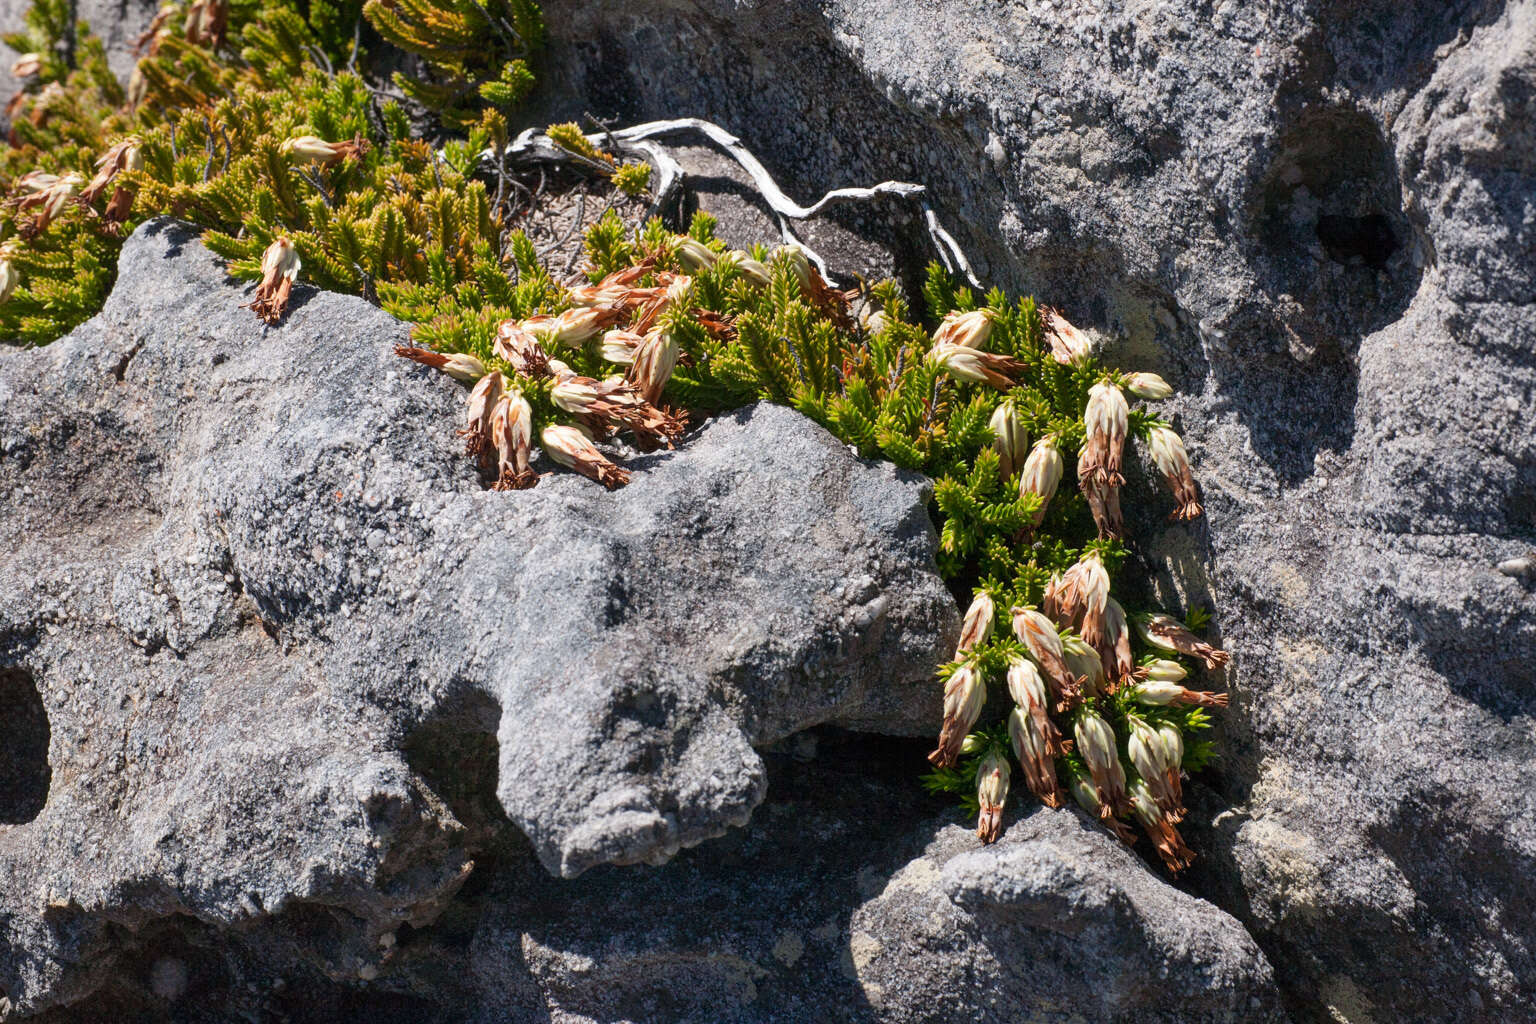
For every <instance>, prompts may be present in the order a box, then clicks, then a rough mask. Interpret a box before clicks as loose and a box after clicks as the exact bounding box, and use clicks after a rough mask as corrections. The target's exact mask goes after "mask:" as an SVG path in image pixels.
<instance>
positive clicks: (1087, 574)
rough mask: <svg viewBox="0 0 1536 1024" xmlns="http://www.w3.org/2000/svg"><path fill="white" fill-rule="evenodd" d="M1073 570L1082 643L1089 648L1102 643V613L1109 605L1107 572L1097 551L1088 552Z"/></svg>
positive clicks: (1103, 637) (1103, 635)
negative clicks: (1081, 615) (1080, 616)
mask: <svg viewBox="0 0 1536 1024" xmlns="http://www.w3.org/2000/svg"><path fill="white" fill-rule="evenodd" d="M1073 569H1074V570H1076V571H1077V572H1078V578H1079V583H1078V586H1077V591H1078V594H1079V595H1080V598H1081V601H1082V609H1083V617H1082V624H1083V630H1082V632H1083V641H1084V642H1085V643H1087V644H1088V645H1089V646H1091V647H1099V646H1101V645H1102V644H1103V643H1104V640H1105V634H1104V612H1105V609H1106V608H1107V607H1108V605H1109V572H1108V571H1107V570H1105V568H1104V560H1103V559H1102V558H1101V557H1100V556H1099V553H1098V552H1097V551H1090V552H1088V553H1087V554H1086V555H1084V556H1083V557H1082V558H1080V559H1078V562H1077V564H1076V565H1075V566H1073Z"/></svg>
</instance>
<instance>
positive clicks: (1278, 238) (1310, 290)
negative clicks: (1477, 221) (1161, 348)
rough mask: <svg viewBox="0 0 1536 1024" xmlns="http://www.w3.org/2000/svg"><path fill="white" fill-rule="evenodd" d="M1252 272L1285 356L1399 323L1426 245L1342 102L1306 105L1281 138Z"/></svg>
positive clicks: (1383, 164) (1358, 118) (1368, 133)
mask: <svg viewBox="0 0 1536 1024" xmlns="http://www.w3.org/2000/svg"><path fill="white" fill-rule="evenodd" d="M1259 231H1260V233H1261V240H1262V241H1263V243H1264V252H1265V254H1266V256H1267V260H1266V265H1265V266H1263V267H1261V268H1260V272H1261V277H1263V278H1265V281H1264V283H1265V285H1266V287H1267V288H1268V290H1269V291H1270V292H1271V294H1272V295H1273V296H1274V298H1275V299H1276V303H1275V305H1276V308H1277V310H1278V311H1279V313H1278V315H1279V317H1280V318H1281V320H1282V321H1283V322H1284V323H1283V327H1284V332H1285V333H1286V334H1287V335H1288V336H1290V337H1291V339H1292V340H1291V347H1292V353H1291V354H1292V355H1293V356H1295V357H1297V358H1300V359H1303V360H1306V359H1309V358H1310V357H1311V356H1312V355H1313V354H1315V353H1316V352H1317V351H1319V350H1323V351H1325V352H1326V353H1327V354H1330V355H1331V354H1344V355H1351V354H1353V349H1354V347H1355V345H1356V343H1357V342H1358V339H1359V338H1360V336H1361V335H1364V334H1367V333H1369V332H1370V331H1373V330H1376V329H1378V328H1380V327H1382V326H1385V325H1386V324H1388V323H1390V322H1391V321H1393V320H1395V319H1397V317H1398V316H1400V315H1401V313H1402V311H1403V310H1404V309H1406V308H1407V305H1408V302H1409V300H1411V299H1412V297H1413V293H1414V291H1415V290H1416V289H1417V288H1418V281H1419V277H1420V275H1421V269H1422V268H1421V266H1420V265H1419V264H1421V263H1422V260H1421V259H1418V258H1417V257H1416V255H1415V254H1416V253H1418V252H1421V251H1423V250H1424V249H1425V248H1427V246H1426V244H1425V243H1424V242H1423V241H1422V240H1421V239H1420V238H1419V237H1418V235H1417V234H1416V229H1415V227H1414V225H1413V224H1412V223H1411V222H1410V221H1409V219H1408V216H1407V214H1406V213H1405V212H1404V208H1403V194H1402V184H1401V182H1400V181H1399V179H1398V174H1397V163H1396V160H1395V159H1394V158H1393V155H1392V150H1391V147H1390V146H1389V145H1388V144H1387V140H1386V137H1385V136H1384V135H1383V134H1382V131H1381V129H1380V128H1379V127H1378V126H1377V124H1376V122H1375V120H1373V119H1372V118H1371V117H1370V116H1368V115H1367V114H1365V113H1364V112H1362V111H1359V110H1354V109H1352V108H1349V107H1343V106H1318V105H1313V106H1310V107H1307V108H1305V109H1304V110H1302V111H1301V113H1300V114H1299V115H1298V116H1297V117H1296V118H1295V119H1294V122H1293V123H1292V124H1291V126H1290V127H1289V128H1288V129H1287V130H1286V131H1284V132H1283V133H1282V134H1281V136H1280V139H1279V142H1278V145H1277V148H1276V153H1275V156H1274V158H1273V160H1272V162H1271V164H1270V166H1269V168H1268V170H1267V171H1266V173H1265V174H1264V176H1263V178H1262V184H1261V186H1260V211H1259Z"/></svg>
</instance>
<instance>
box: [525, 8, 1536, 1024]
mask: <svg viewBox="0 0 1536 1024" xmlns="http://www.w3.org/2000/svg"><path fill="white" fill-rule="evenodd" d="M548 10H549V14H550V24H551V25H552V26H554V28H555V32H556V33H557V34H558V35H559V37H560V39H559V41H558V43H557V46H556V53H557V57H556V59H554V60H553V61H552V62H551V63H552V64H553V65H554V66H555V67H556V68H558V69H560V70H559V71H558V72H556V73H557V74H558V75H560V76H562V81H561V87H560V88H559V89H556V90H554V92H553V96H552V103H553V104H555V105H558V103H559V102H560V101H561V99H562V98H566V99H568V100H569V101H570V102H573V103H578V104H580V109H583V110H592V111H593V112H594V113H596V114H598V115H600V116H616V117H618V118H619V119H620V120H629V119H646V118H651V117H656V116H663V115H675V114H676V113H679V112H687V113H690V114H695V115H698V116H705V117H710V118H712V119H714V120H717V121H719V122H721V123H722V124H726V125H730V126H731V127H732V128H733V130H735V131H737V132H739V133H740V134H742V135H743V137H744V139H745V141H746V142H747V143H748V144H749V145H751V146H752V147H754V149H755V150H756V151H757V152H758V153H759V154H761V155H763V156H764V158H765V160H766V161H767V162H768V164H769V166H770V167H771V168H772V169H773V170H774V171H775V172H777V173H780V174H782V175H783V176H784V179H785V181H786V184H787V185H789V186H791V187H792V188H798V190H799V191H800V192H801V193H802V194H812V193H819V192H820V191H821V190H822V189H824V188H827V187H830V186H835V185H844V184H863V183H867V182H870V181H874V180H879V179H882V178H890V177H897V178H908V179H913V180H918V181H922V182H925V183H927V184H928V185H929V186H931V188H932V189H933V197H934V199H935V202H936V204H937V206H938V208H939V210H940V212H941V214H943V215H944V216H945V218H946V221H947V222H948V224H949V226H950V227H951V228H952V229H953V230H954V232H955V233H956V234H957V235H958V236H959V237H960V238H961V239H962V241H963V242H964V244H965V246H966V247H967V249H968V250H969V251H970V252H971V254H972V256H973V259H974V262H976V263H977V265H978V267H979V268H980V269H981V271H982V273H983V274H984V275H985V276H986V277H987V279H988V283H989V284H999V285H1004V286H1012V287H1015V288H1018V289H1021V290H1026V291H1033V292H1036V293H1038V294H1040V295H1042V296H1044V297H1047V298H1049V300H1050V301H1052V302H1055V303H1059V304H1061V305H1063V306H1064V307H1065V308H1066V310H1067V312H1068V314H1069V315H1070V316H1071V317H1072V318H1073V319H1074V320H1078V321H1081V322H1086V323H1089V324H1092V325H1093V326H1095V327H1097V328H1099V329H1100V330H1101V332H1102V336H1103V338H1104V341H1105V344H1106V345H1108V346H1109V347H1110V350H1111V355H1112V358H1114V359H1115V360H1116V361H1118V362H1120V363H1122V364H1124V365H1135V366H1144V367H1145V368H1148V369H1153V370H1157V371H1160V372H1162V373H1163V374H1164V375H1165V376H1167V377H1168V378H1169V379H1170V380H1171V381H1173V382H1174V383H1175V385H1176V386H1177V387H1178V388H1179V390H1180V391H1181V392H1182V393H1184V394H1185V395H1186V396H1187V397H1186V398H1184V399H1183V400H1182V401H1181V402H1180V404H1178V405H1176V406H1174V407H1173V409H1174V412H1175V418H1176V420H1177V423H1178V426H1179V427H1180V429H1181V430H1182V431H1184V433H1185V435H1186V437H1187V438H1188V440H1189V446H1190V449H1191V453H1192V456H1193V459H1194V462H1195V465H1196V470H1197V475H1198V476H1199V477H1200V479H1201V481H1202V483H1203V485H1204V490H1205V497H1206V502H1207V508H1208V510H1209V517H1208V520H1207V523H1208V528H1207V530H1206V532H1204V533H1203V534H1197V535H1196V536H1195V539H1194V540H1193V541H1191V539H1190V538H1189V536H1188V535H1187V534H1186V533H1185V532H1184V531H1182V530H1180V531H1169V532H1165V531H1163V530H1162V528H1161V524H1158V523H1155V522H1149V521H1145V520H1144V521H1142V522H1140V523H1138V524H1136V529H1137V534H1138V539H1137V545H1136V547H1137V552H1136V553H1137V557H1138V558H1140V559H1141V562H1142V565H1143V566H1144V567H1145V568H1146V569H1147V572H1148V575H1149V576H1151V577H1152V578H1153V579H1154V580H1155V584H1154V589H1155V590H1156V591H1157V592H1158V593H1157V594H1156V596H1157V597H1158V598H1160V599H1161V600H1163V601H1165V602H1168V603H1169V604H1171V605H1172V606H1174V607H1180V606H1183V605H1186V604H1205V605H1208V606H1210V607H1213V608H1214V610H1215V612H1216V620H1215V622H1216V627H1217V628H1218V629H1219V630H1220V631H1221V633H1222V634H1223V641H1224V644H1225V645H1226V646H1228V647H1229V648H1230V649H1231V650H1232V651H1233V652H1234V654H1235V660H1234V665H1233V669H1232V671H1231V673H1230V676H1229V681H1230V683H1231V686H1232V691H1233V695H1234V697H1233V708H1232V710H1231V711H1230V712H1229V713H1228V714H1226V715H1224V716H1223V736H1222V742H1221V752H1220V758H1219V760H1218V764H1217V767H1216V768H1215V769H1214V771H1213V772H1212V773H1210V774H1209V776H1208V778H1207V782H1208V784H1209V787H1210V789H1209V792H1208V794H1207V797H1206V804H1205V806H1204V807H1203V808H1202V809H1201V811H1200V812H1199V813H1197V814H1195V815H1192V818H1191V820H1192V821H1194V820H1196V819H1200V820H1206V821H1212V822H1214V825H1213V827H1212V828H1211V829H1210V830H1209V831H1208V832H1207V833H1206V834H1204V835H1202V836H1199V837H1197V838H1196V839H1195V841H1194V845H1195V847H1196V849H1197V850H1198V852H1199V853H1200V855H1201V857H1202V860H1201V862H1200V863H1201V866H1200V867H1197V869H1196V872H1195V874H1194V875H1192V876H1191V883H1190V884H1191V886H1192V888H1193V889H1194V890H1195V891H1198V892H1201V893H1203V894H1206V895H1209V896H1211V897H1212V898H1213V899H1215V900H1217V902H1219V903H1220V904H1221V905H1222V906H1224V907H1225V908H1227V909H1228V910H1229V911H1231V912H1232V913H1233V914H1235V915H1236V916H1238V917H1239V918H1240V919H1241V920H1243V921H1244V922H1245V923H1246V924H1247V925H1248V926H1249V928H1250V929H1251V930H1252V932H1253V934H1254V936H1255V938H1257V940H1258V941H1259V943H1260V944H1261V945H1262V946H1263V947H1264V948H1265V950H1266V951H1267V952H1268V953H1269V955H1270V958H1271V960H1272V961H1273V963H1274V965H1275V968H1276V972H1277V976H1278V977H1279V978H1280V980H1281V983H1282V985H1283V986H1284V987H1285V989H1286V991H1287V993H1288V996H1289V999H1290V1002H1291V1006H1292V1008H1293V1010H1294V1011H1295V1012H1296V1013H1297V1015H1298V1016H1300V1017H1302V1018H1305V1019H1315V1020H1348V1021H1351V1022H1355V1024H1359V1022H1361V1021H1368V1020H1382V1019H1396V1018H1402V1019H1435V1020H1444V1021H1469V1022H1472V1021H1484V1020H1494V1019H1496V1020H1501V1021H1520V1020H1536V1014H1533V1011H1532V1010H1531V1006H1532V996H1533V995H1536V962H1533V960H1532V955H1531V952H1530V951H1531V949H1532V948H1536V914H1533V913H1532V911H1533V906H1532V902H1531V896H1530V887H1529V883H1528V880H1529V878H1530V877H1531V876H1532V873H1533V870H1536V797H1533V793H1536V744H1533V742H1532V739H1531V734H1530V730H1529V722H1530V719H1531V716H1532V714H1533V713H1536V689H1533V687H1532V680H1533V678H1536V676H1533V673H1532V669H1531V665H1533V664H1536V590H1533V586H1536V584H1533V575H1532V573H1533V570H1532V568H1531V565H1532V562H1533V559H1536V555H1533V554H1532V551H1533V548H1536V432H1533V431H1532V429H1531V424H1532V422H1536V309H1533V303H1536V271H1533V267H1536V260H1533V256H1536V236H1533V234H1532V231H1533V229H1532V217H1531V197H1532V196H1533V195H1536V164H1533V162H1532V156H1531V154H1532V152H1533V144H1532V139H1531V134H1530V123H1531V115H1532V112H1533V111H1532V107H1531V102H1532V101H1531V97H1532V96H1533V95H1536V57H1533V54H1536V5H1532V4H1531V3H1529V2H1526V0H1510V2H1498V0H1486V2H1485V0H1470V2H1460V3H1450V4H1434V5H1420V6H1416V7H1411V8H1405V7H1403V6H1402V5H1400V4H1387V3H1382V2H1378V0H1289V2H1285V3H1279V4H1265V5H1253V4H1217V5H1214V6H1213V5H1210V4H1204V3H1195V2H1193V0H1159V2H1152V0H1147V2H1131V3H1116V4H1090V5H1087V6H1083V5H1076V6H1073V5H1060V4H1036V3H1022V2H1021V3H1009V4H1002V5H999V4H996V3H981V2H963V0H962V2H946V3H925V4H919V5H916V6H914V5H911V4H898V3H893V2H890V0H838V2H833V3H827V4H811V3H792V4H763V5H743V4H735V3H722V2H714V0H693V2H689V3H683V4H678V3H670V2H669V3H665V4H662V3H654V4H653V3H645V2H640V3H632V4H626V5H623V6H622V7H616V6H614V5H608V4H589V3H582V2H579V0H563V2H562V0H556V2H551V3H550V4H549V5H548ZM892 212H893V215H894V214H895V213H897V212H899V210H898V209H897V208H895V207H893V208H892Z"/></svg>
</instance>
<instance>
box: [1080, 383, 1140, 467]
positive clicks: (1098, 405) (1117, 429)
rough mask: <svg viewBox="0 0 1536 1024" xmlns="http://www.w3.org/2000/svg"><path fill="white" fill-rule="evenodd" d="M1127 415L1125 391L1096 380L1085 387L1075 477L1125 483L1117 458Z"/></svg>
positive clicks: (1128, 409)
mask: <svg viewBox="0 0 1536 1024" xmlns="http://www.w3.org/2000/svg"><path fill="white" fill-rule="evenodd" d="M1129 416H1130V408H1129V407H1128V406H1127V405H1126V404H1125V395H1124V394H1122V393H1121V391H1120V389H1119V388H1118V387H1116V386H1115V385H1114V384H1112V383H1110V382H1109V381H1100V382H1099V383H1097V384H1095V385H1094V386H1093V387H1091V388H1089V389H1088V405H1087V406H1086V407H1085V408H1084V409H1083V428H1084V430H1085V431H1086V435H1087V436H1086V438H1085V440H1084V441H1083V449H1082V453H1081V454H1080V455H1079V456H1078V462H1077V475H1078V479H1079V480H1082V479H1085V478H1094V479H1097V480H1098V481H1099V482H1100V483H1102V484H1106V485H1109V486H1112V487H1118V486H1120V485H1121V484H1123V483H1125V478H1124V477H1123V476H1121V475H1120V461H1121V458H1122V455H1123V453H1124V450H1125V431H1126V428H1127V425H1128V417H1129Z"/></svg>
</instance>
